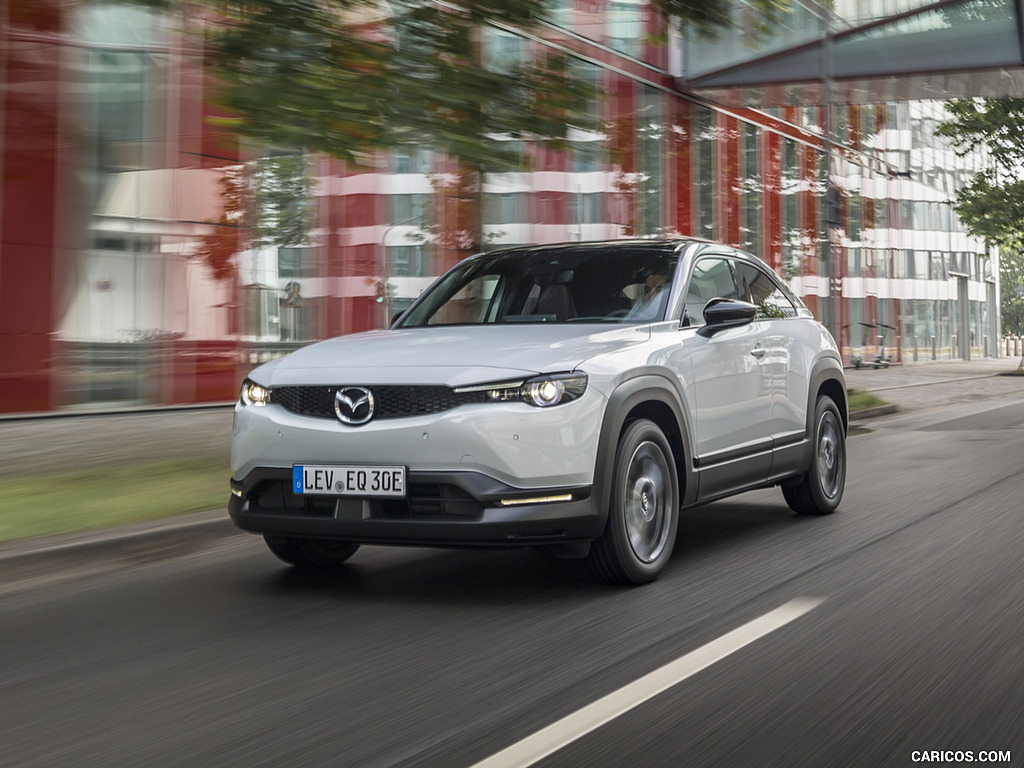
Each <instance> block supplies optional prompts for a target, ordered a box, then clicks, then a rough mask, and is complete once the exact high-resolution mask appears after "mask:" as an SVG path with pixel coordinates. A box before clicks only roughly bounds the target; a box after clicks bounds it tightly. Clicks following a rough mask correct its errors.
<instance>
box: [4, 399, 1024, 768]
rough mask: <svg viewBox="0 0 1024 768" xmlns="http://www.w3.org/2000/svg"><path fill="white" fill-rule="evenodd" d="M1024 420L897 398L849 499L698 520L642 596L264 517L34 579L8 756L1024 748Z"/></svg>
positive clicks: (203, 757) (244, 760)
mask: <svg viewBox="0 0 1024 768" xmlns="http://www.w3.org/2000/svg"><path fill="white" fill-rule="evenodd" d="M1022 438H1024V395H1021V394H1014V395H1005V396H999V397H995V398H992V399H989V400H986V401H983V402H969V403H964V404H960V405H947V406H945V407H943V408H937V409H933V410H928V411H921V412H910V413H907V414H905V415H899V416H896V417H891V418H887V419H883V420H879V423H877V424H873V425H872V430H871V431H869V432H864V433H860V434H856V435H854V436H852V437H851V439H850V443H849V447H850V482H849V484H848V486H847V495H846V498H845V499H844V501H843V504H842V506H841V508H840V510H839V512H838V513H836V514H835V515H833V516H830V517H824V518H800V517H796V516H794V515H792V514H791V513H790V512H789V510H788V509H787V508H786V506H785V504H784V503H783V501H782V497H781V493H779V492H778V490H765V491H758V492H755V493H751V494H748V495H746V496H744V497H740V498H737V499H734V500H730V501H727V502H719V503H716V504H712V505H708V506H706V507H703V508H700V509H698V510H694V511H691V512H688V513H687V514H686V515H685V517H684V519H683V522H682V524H681V526H680V542H679V544H678V545H677V549H676V553H675V555H674V557H673V561H672V563H671V564H670V567H669V568H668V570H667V572H666V573H665V574H664V575H663V577H662V578H661V579H660V580H659V581H657V582H655V583H653V584H650V585H647V586H645V587H641V588H635V589H623V588H609V587H607V586H604V585H601V584H598V583H594V582H592V581H591V580H589V579H588V578H587V577H585V576H582V575H580V574H579V573H577V571H576V570H575V569H574V567H573V564H572V563H567V562H562V561H554V560H548V559H547V558H545V557H544V556H543V555H541V554H540V553H536V552H532V551H516V550H509V551H500V552H493V553H490V552H457V551H433V550H424V549H383V548H364V549H363V550H361V551H360V552H359V553H357V555H356V556H355V557H354V558H353V559H352V560H351V561H350V563H349V565H348V566H347V567H345V568H344V569H343V570H342V571H340V572H339V573H337V574H335V575H333V576H330V577H313V576H303V575H300V574H298V573H296V572H294V571H292V570H290V569H288V568H286V567H284V566H283V565H281V564H279V563H277V561H276V560H274V559H273V557H272V556H271V555H270V554H269V553H268V552H266V551H265V550H264V548H263V546H262V543H261V542H260V540H259V539H257V538H255V537H249V536H242V535H239V536H232V537H229V538H226V539H222V540H220V541H219V542H218V543H217V545H216V546H215V547H213V548H210V549H207V550H204V551H200V552H198V553H194V554H192V555H189V556H187V557H180V558H173V559H169V560H165V561H161V562H157V563H153V564H146V565H140V566H138V567H135V568H131V569H127V570H120V571H117V572H107V573H96V574H93V575H87V576H83V577H80V578H77V579H76V580H75V581H73V582H66V583H62V584H50V585H46V586H40V587H38V588H34V589H30V590H26V591H21V592H18V593H15V594H10V595H7V596H5V597H3V598H0V659H2V660H3V661H2V666H0V744H2V745H3V752H2V754H3V757H2V759H0V762H2V764H3V765H5V766H18V767H19V768H20V767H22V766H40V767H44V766H45V768H59V767H62V766H74V768H84V767H86V766H103V767H104V768H107V767H109V766H132V767H133V768H134V767H136V766H218V767H227V766H239V767H241V766H245V767H246V768H251V767H252V766H332V767H334V768H345V767H347V766H353V767H356V766H357V767H359V768H377V767H380V768H384V767H385V766H387V767H389V768H390V767H399V768H414V767H415V768H427V767H429V768H435V767H437V768H461V767H462V766H465V767H466V768H470V767H471V766H475V765H477V764H478V763H483V764H484V765H487V766H491V765H508V766H525V765H528V764H531V763H530V761H531V760H533V758H534V757H539V758H540V759H539V761H537V762H535V763H533V764H535V765H537V766H543V767H544V768H554V767H556V766H557V767H559V768H563V767H564V768H568V767H569V766H572V767H574V768H576V767H578V766H613V767H615V766H629V767H630V768H632V767H633V766H640V767H645V766H652V767H657V766H683V765H685V766H759V767H761V766H780V768H781V767H782V766H787V767H792V766H905V765H914V764H917V762H916V761H917V760H919V759H920V754H919V753H920V752H921V751H924V752H926V753H929V755H930V753H932V752H938V751H949V752H950V753H951V754H949V755H946V756H948V757H956V754H955V753H956V752H957V751H959V752H961V753H963V752H970V753H971V755H972V756H973V757H975V760H976V761H978V760H980V759H981V756H982V753H984V755H985V756H988V757H992V758H1005V757H1007V753H1009V756H1010V759H1011V762H1010V763H1009V764H1013V763H1020V762H1021V761H1022V760H1024V641H1022V628H1024V600H1022V599H1021V588H1022V584H1024V559H1022V557H1021V552H1022V551H1024V526H1022V525H1021V509H1022V506H1024V505H1022V504H1021V500H1022V499H1024V473H1022V472H1021V461H1022V460H1021V456H1022V453H1021V442H1022ZM794 601H798V602H796V603H794ZM794 605H795V606H796V607H798V608H799V609H800V610H805V611H806V612H803V613H802V614H800V613H799V611H793V612H792V614H791V615H787V616H786V617H784V619H783V620H781V621H780V622H778V623H777V625H772V626H771V627H767V628H766V627H765V621H766V620H765V619H764V618H763V617H765V616H769V617H773V616H777V615H778V614H776V613H773V612H775V611H777V610H778V609H783V610H789V609H790V608H793V607H794ZM798 614H799V615H798ZM737 630H741V631H742V632H747V633H748V634H749V637H747V639H746V641H745V642H746V644H745V645H744V644H741V645H740V647H732V646H730V647H728V648H726V649H725V650H723V651H722V652H721V653H719V654H718V655H717V656H714V657H712V658H711V660H710V663H709V660H708V659H707V658H704V656H702V654H705V653H706V649H707V648H708V647H709V646H710V647H711V648H712V650H714V649H719V650H721V646H722V644H723V643H725V644H726V645H728V642H729V641H730V640H731V638H733V637H735V633H736V631H737ZM716 644H717V645H716ZM702 649H703V650H702ZM701 659H704V660H703V661H701ZM637 681H641V682H643V681H646V683H650V684H651V685H653V688H651V690H653V691H654V692H653V693H651V692H650V691H648V693H644V694H641V695H640V696H639V698H640V699H643V697H644V696H648V695H649V697H648V698H646V699H644V700H637V696H636V691H637V686H638V685H640V684H638V683H637ZM646 683H644V684H646ZM605 697H607V698H605ZM597 704H600V705H601V706H605V705H607V709H608V714H606V715H605V717H604V718H603V720H602V717H600V716H599V715H598V714H595V713H594V711H593V707H594V706H596V705H597ZM545 729H548V730H545ZM538 733H539V734H541V736H546V737H548V741H547V742H545V744H546V745H547V746H545V745H544V744H542V745H541V746H539V747H538V746H537V744H538V742H537V741H535V740H534V738H535V737H536V735H537V734H538ZM577 736H578V738H577ZM507 748H509V749H511V750H512V752H511V753H503V752H502V751H503V750H505V749H507ZM551 750H554V751H551ZM530 755H532V757H531V756H530ZM495 756H497V757H496V758H495V760H494V761H493V762H486V763H484V762H483V761H488V760H490V759H491V758H494V757H495ZM503 756H504V757H507V758H508V760H507V761H506V762H502V760H503V759H504V757H503ZM939 756H940V757H942V755H939ZM1002 764H1007V763H1006V762H1005V761H1004V762H1003V763H1002Z"/></svg>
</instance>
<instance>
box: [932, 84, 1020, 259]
mask: <svg viewBox="0 0 1024 768" xmlns="http://www.w3.org/2000/svg"><path fill="white" fill-rule="evenodd" d="M946 109H947V110H948V111H949V113H950V115H951V119H950V120H948V121H946V122H944V123H941V124H940V125H939V127H938V128H937V129H936V131H935V133H936V135H938V136H942V137H945V138H946V139H948V140H949V141H950V144H951V145H952V147H953V149H954V151H955V152H956V153H957V154H958V155H960V156H961V157H963V156H965V155H967V154H969V153H972V152H975V151H977V150H983V151H985V153H986V154H987V156H988V159H989V165H988V167H987V168H985V169H984V170H982V171H980V172H979V173H977V174H975V176H974V178H973V179H972V180H971V182H970V183H969V184H967V185H965V186H964V187H962V188H961V189H960V190H959V191H958V192H957V195H956V200H955V202H954V208H955V209H956V212H957V215H958V216H959V217H960V220H961V221H962V222H963V223H964V225H965V226H966V227H967V228H968V231H970V233H971V234H973V235H976V236H978V237H983V238H986V239H987V240H989V242H991V243H993V244H997V245H1002V244H1003V243H1007V242H1011V241H1013V240H1015V239H1019V238H1020V237H1021V236H1022V235H1024V181H1022V180H1021V179H1020V169H1021V168H1024V99H1013V98H1001V99H956V100H953V101H948V102H946Z"/></svg>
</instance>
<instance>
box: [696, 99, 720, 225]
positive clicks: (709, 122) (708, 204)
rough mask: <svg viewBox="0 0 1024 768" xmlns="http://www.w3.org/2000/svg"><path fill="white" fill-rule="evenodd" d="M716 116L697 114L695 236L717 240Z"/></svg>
mask: <svg viewBox="0 0 1024 768" xmlns="http://www.w3.org/2000/svg"><path fill="white" fill-rule="evenodd" d="M714 116H715V115H714V112H712V111H711V110H710V109H705V108H704V107H695V108H694V110H693V119H692V131H691V135H692V136H693V143H694V147H693V155H692V157H693V164H694V166H695V167H694V169H693V179H694V185H695V189H694V205H693V220H694V234H695V235H697V236H698V237H706V238H708V239H709V240H713V239H714V238H715V187H716V186H717V185H716V183H715V180H716V175H715V156H716V152H715V147H716V142H715V128H714Z"/></svg>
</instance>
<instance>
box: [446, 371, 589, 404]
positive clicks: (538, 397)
mask: <svg viewBox="0 0 1024 768" xmlns="http://www.w3.org/2000/svg"><path fill="white" fill-rule="evenodd" d="M586 390H587V374H585V373H555V374H551V375H549V376H538V377H537V378H535V379H529V380H527V381H504V382H498V383H495V384H479V385H476V386H471V387H459V388H458V389H456V390H455V391H456V392H457V393H462V392H483V393H484V396H485V397H486V399H487V400H488V401H489V402H492V403H507V402H520V403H529V404H530V405H535V406H537V407H538V408H548V407H550V406H552V405H558V404H559V403H567V402H570V401H572V400H576V399H577V398H579V397H581V396H582V395H583V393H584V392H585V391H586Z"/></svg>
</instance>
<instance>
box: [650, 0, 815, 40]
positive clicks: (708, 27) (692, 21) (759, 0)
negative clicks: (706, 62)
mask: <svg viewBox="0 0 1024 768" xmlns="http://www.w3.org/2000/svg"><path fill="white" fill-rule="evenodd" d="M653 5H654V7H655V8H657V9H658V10H659V11H660V12H661V13H662V15H664V16H665V17H667V18H670V19H673V20H675V21H676V22H678V23H679V24H680V25H681V26H686V27H688V28H689V29H691V30H692V31H693V32H696V33H697V34H698V35H703V36H706V37H715V36H716V35H717V34H718V33H719V32H720V31H722V30H723V29H728V28H729V27H731V26H733V23H732V15H731V14H732V9H733V7H734V6H735V5H736V2H735V0H653ZM744 5H745V8H744V12H745V13H747V14H753V18H752V19H748V23H750V22H752V23H751V29H752V31H754V32H755V33H756V32H764V31H766V30H767V29H769V28H770V27H772V26H774V25H776V24H777V23H778V22H779V20H780V19H781V17H782V16H783V15H784V14H785V12H786V10H787V9H788V8H789V7H790V2H788V0H747V2H746V3H745V4H744ZM825 5H826V6H827V5H828V3H825Z"/></svg>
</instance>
